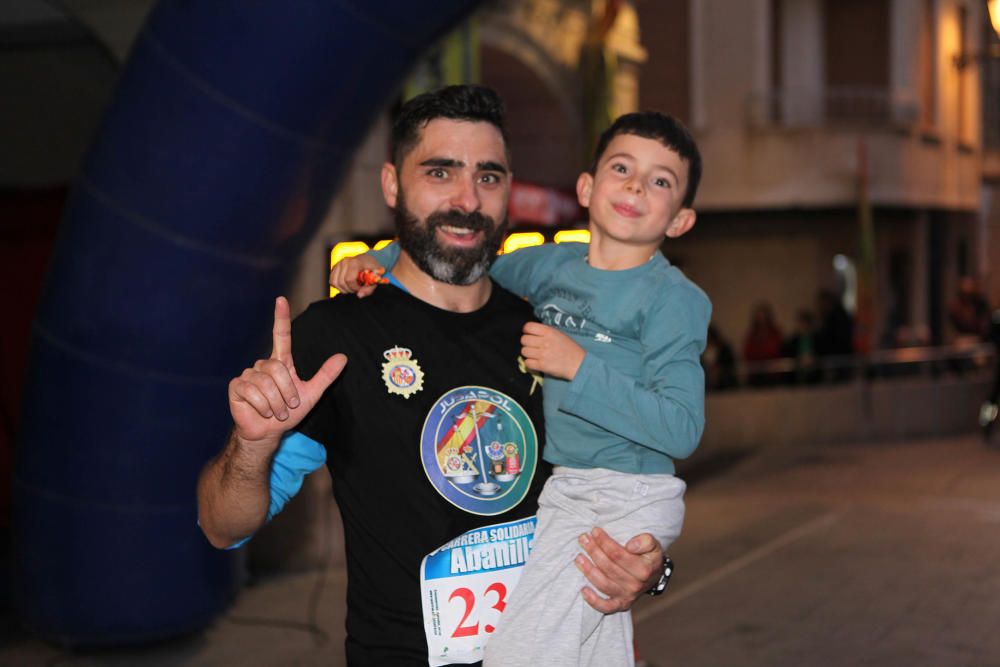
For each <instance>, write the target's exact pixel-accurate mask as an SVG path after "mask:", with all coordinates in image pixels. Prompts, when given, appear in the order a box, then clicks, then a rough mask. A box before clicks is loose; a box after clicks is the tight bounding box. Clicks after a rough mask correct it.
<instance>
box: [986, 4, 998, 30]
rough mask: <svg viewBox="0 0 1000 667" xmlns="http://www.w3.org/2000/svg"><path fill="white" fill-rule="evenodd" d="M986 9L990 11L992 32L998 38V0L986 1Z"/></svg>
mask: <svg viewBox="0 0 1000 667" xmlns="http://www.w3.org/2000/svg"><path fill="white" fill-rule="evenodd" d="M986 7H987V8H988V9H989V11H990V23H992V24H993V31H994V32H995V33H996V34H997V36H998V37H1000V0H986Z"/></svg>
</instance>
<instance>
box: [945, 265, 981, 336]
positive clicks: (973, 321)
mask: <svg viewBox="0 0 1000 667" xmlns="http://www.w3.org/2000/svg"><path fill="white" fill-rule="evenodd" d="M948 321H949V322H950V323H951V326H952V328H953V329H954V330H955V335H956V337H957V339H964V340H966V341H970V342H971V341H973V340H974V341H975V342H977V343H978V342H981V341H983V340H985V339H986V337H987V335H988V333H989V329H990V306H989V304H988V303H987V301H986V297H985V296H984V295H983V293H982V291H981V290H980V289H979V283H978V282H977V281H976V279H975V278H973V277H972V276H964V277H962V279H961V280H959V282H958V294H956V295H955V298H954V299H952V301H951V303H949V304H948Z"/></svg>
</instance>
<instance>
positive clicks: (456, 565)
mask: <svg viewBox="0 0 1000 667" xmlns="http://www.w3.org/2000/svg"><path fill="white" fill-rule="evenodd" d="M534 536H535V517H529V518H527V519H520V520H518V521H511V522H508V523H500V524H497V525H495V526H486V527H485V528H477V529H476V530H471V531H469V532H468V533H465V534H464V535H460V536H459V537H456V538H455V539H453V540H451V541H450V542H448V543H447V544H445V545H444V546H442V547H440V548H439V549H437V550H435V551H434V552H433V553H431V554H428V555H427V556H425V557H424V560H423V563H421V565H420V590H421V594H422V596H423V601H422V604H423V610H424V633H425V634H426V636H427V648H428V662H429V664H430V665H431V667H439V666H440V665H447V664H451V663H463V664H464V663H470V662H477V661H479V660H482V659H483V648H484V647H485V646H486V642H487V641H489V638H490V635H492V634H493V632H494V631H495V630H496V627H497V624H498V623H499V622H500V617H501V615H502V614H503V610H504V608H506V606H507V600H508V599H509V598H510V594H511V592H513V590H514V587H515V586H516V585H517V581H518V579H520V578H521V568H522V567H523V566H524V561H525V560H527V558H528V552H529V551H531V543H532V540H533V539H534Z"/></svg>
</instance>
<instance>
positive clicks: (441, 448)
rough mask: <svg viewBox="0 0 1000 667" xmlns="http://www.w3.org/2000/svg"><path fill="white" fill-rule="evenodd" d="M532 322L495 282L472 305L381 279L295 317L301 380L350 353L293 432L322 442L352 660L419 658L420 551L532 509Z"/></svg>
mask: <svg viewBox="0 0 1000 667" xmlns="http://www.w3.org/2000/svg"><path fill="white" fill-rule="evenodd" d="M531 318H532V315H531V309H530V307H529V306H528V304H526V303H525V302H523V301H521V300H520V299H518V298H517V297H515V296H513V295H512V294H510V293H509V292H506V291H505V290H503V289H502V288H500V287H499V286H497V285H493V290H492V294H491V297H490V299H489V301H488V302H487V304H486V305H484V306H483V307H482V308H480V309H479V310H477V311H475V312H473V313H464V314H463V313H453V312H450V311H446V310H441V309H439V308H435V307H433V306H431V305H429V304H427V303H425V302H423V301H420V300H419V299H416V298H413V297H411V296H409V295H408V294H406V293H405V292H403V291H401V290H399V289H397V288H395V287H392V286H386V287H382V288H380V289H378V290H377V291H376V292H375V293H374V294H373V295H372V296H370V297H367V298H365V299H356V298H353V297H340V298H336V299H332V300H329V301H322V302H317V303H314V304H313V305H312V306H310V307H309V309H308V310H307V311H306V312H305V313H303V314H302V315H301V316H300V317H298V318H297V319H296V320H295V322H294V324H293V328H292V341H293V356H294V359H295V364H296V369H297V370H298V373H299V375H300V376H301V377H303V378H309V377H311V376H312V375H313V374H314V373H315V372H316V370H317V369H318V368H319V366H320V365H321V364H322V363H323V362H324V361H325V360H326V359H327V358H328V357H329V356H330V355H332V354H334V353H336V352H343V353H345V354H346V355H347V358H348V362H347V366H346V367H345V369H344V371H343V373H342V374H341V376H340V377H339V378H338V379H337V381H336V382H335V383H334V384H333V386H331V387H330V389H329V390H327V392H326V393H325V394H324V395H323V398H322V399H321V400H320V402H319V403H318V404H317V406H316V407H315V408H314V409H313V411H312V412H311V413H310V414H309V416H308V417H307V418H306V420H305V421H303V422H302V424H301V425H300V426H299V430H300V431H301V432H302V433H304V434H305V435H307V436H309V437H311V438H312V439H313V440H316V441H317V442H319V443H321V444H323V445H324V446H325V447H326V448H327V465H328V467H329V469H330V474H331V476H332V478H333V493H334V497H335V498H336V500H337V504H338V505H339V508H340V512H341V515H342V516H343V521H344V534H345V542H346V552H347V567H348V589H347V606H348V611H347V635H348V639H347V656H348V661H349V663H350V664H352V665H369V664H370V665H396V664H405V665H426V664H427V647H426V641H425V639H424V631H423V620H422V611H421V593H420V583H419V575H420V563H421V560H422V559H423V557H424V556H425V555H427V554H428V553H430V552H431V551H433V550H434V549H436V548H438V547H439V546H441V545H442V544H444V543H445V542H447V541H449V540H451V539H453V538H455V537H457V536H458V535H460V534H462V533H464V532H466V531H468V530H471V529H473V528H477V527H481V526H484V525H490V524H494V523H499V522H502V521H507V520H512V519H516V518H523V517H526V516H530V515H532V514H534V513H535V511H536V509H537V498H538V493H539V492H540V491H541V487H542V484H543V483H544V480H545V478H546V477H547V476H548V472H549V471H548V469H547V468H546V467H545V464H544V463H543V461H542V459H541V451H540V450H541V446H540V445H541V442H542V441H543V433H542V430H541V426H542V405H541V391H540V388H535V387H534V380H533V378H532V376H531V375H530V374H528V373H526V372H524V371H523V370H521V369H522V368H523V367H522V366H520V365H519V363H518V360H519V354H520V337H521V329H522V327H523V325H524V323H525V322H526V321H528V320H530V319H531ZM511 478H513V479H511ZM500 480H503V481H500Z"/></svg>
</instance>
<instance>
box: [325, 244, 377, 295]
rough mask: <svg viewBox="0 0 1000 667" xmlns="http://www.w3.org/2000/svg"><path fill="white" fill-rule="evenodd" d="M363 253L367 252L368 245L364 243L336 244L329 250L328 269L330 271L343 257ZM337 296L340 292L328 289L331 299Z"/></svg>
mask: <svg viewBox="0 0 1000 667" xmlns="http://www.w3.org/2000/svg"><path fill="white" fill-rule="evenodd" d="M365 252H368V244H367V243H365V242H364V241H343V242H341V243H338V244H337V245H335V246H333V249H332V250H330V268H331V269H332V268H333V267H334V265H335V264H336V263H337V262H339V261H340V260H342V259H344V258H345V257H354V256H355V255H360V254H362V253H365ZM338 294H340V290H338V289H334V288H332V287H331V288H330V298H331V299H332V298H333V297H335V296H337V295H338Z"/></svg>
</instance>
